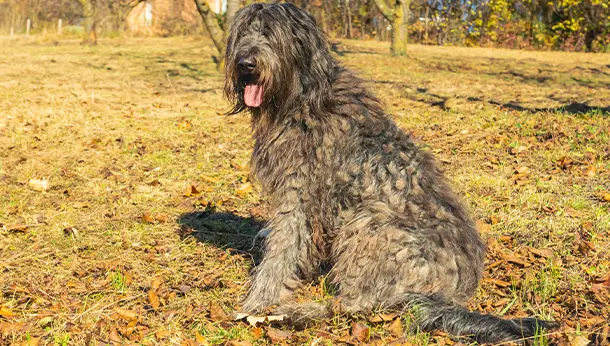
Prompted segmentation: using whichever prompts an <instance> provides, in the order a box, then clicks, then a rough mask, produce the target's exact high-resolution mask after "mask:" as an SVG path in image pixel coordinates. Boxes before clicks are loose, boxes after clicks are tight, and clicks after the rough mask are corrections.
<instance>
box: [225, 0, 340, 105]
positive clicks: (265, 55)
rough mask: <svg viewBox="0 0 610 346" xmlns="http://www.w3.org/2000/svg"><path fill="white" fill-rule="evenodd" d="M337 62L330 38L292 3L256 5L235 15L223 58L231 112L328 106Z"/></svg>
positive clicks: (226, 90) (226, 92) (309, 16)
mask: <svg viewBox="0 0 610 346" xmlns="http://www.w3.org/2000/svg"><path fill="white" fill-rule="evenodd" d="M334 66H335V62H334V60H333V58H332V57H331V56H330V52H329V50H328V45H327V42H326V37H325V36H324V34H323V33H322V30H321V29H320V28H319V27H318V25H317V24H316V23H315V20H314V19H313V17H312V16H311V15H309V14H308V13H307V12H305V11H303V10H301V9H299V8H298V7H296V6H294V5H292V4H261V3H257V4H253V5H250V6H246V7H244V8H242V9H241V10H239V11H238V12H237V14H236V15H235V18H234V20H233V24H232V26H231V32H230V35H229V39H228V42H227V50H226V57H225V75H226V81H225V94H226V96H227V98H228V99H229V100H230V101H231V102H232V103H233V109H232V110H231V112H230V113H231V114H235V113H238V112H240V111H242V110H244V109H251V110H268V111H270V112H272V113H274V114H280V113H287V112H289V111H290V110H294V109H298V108H299V107H302V106H303V105H306V104H307V105H308V106H310V107H312V108H315V107H319V106H321V104H323V103H324V102H325V100H326V99H327V97H328V94H329V93H330V84H331V79H332V76H333V72H334Z"/></svg>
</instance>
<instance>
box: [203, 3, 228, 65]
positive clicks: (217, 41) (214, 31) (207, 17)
mask: <svg viewBox="0 0 610 346" xmlns="http://www.w3.org/2000/svg"><path fill="white" fill-rule="evenodd" d="M227 5H228V4H227ZM195 6H197V12H199V15H201V18H202V19H203V24H205V28H206V29H207V30H208V33H209V34H210V38H212V42H214V46H216V49H218V52H219V53H221V54H222V53H223V52H224V50H225V42H226V41H224V40H223V39H224V33H223V31H222V29H221V28H220V25H219V24H218V20H217V19H216V15H214V12H213V11H212V10H211V9H210V6H208V3H207V2H206V0H195Z"/></svg>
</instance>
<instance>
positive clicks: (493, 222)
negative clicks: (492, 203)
mask: <svg viewBox="0 0 610 346" xmlns="http://www.w3.org/2000/svg"><path fill="white" fill-rule="evenodd" d="M489 220H490V221H491V224H492V225H497V224H499V223H500V219H498V217H497V216H495V215H492V216H490V217H489Z"/></svg>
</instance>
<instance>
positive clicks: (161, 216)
mask: <svg viewBox="0 0 610 346" xmlns="http://www.w3.org/2000/svg"><path fill="white" fill-rule="evenodd" d="M155 220H157V221H159V222H161V223H166V222H167V221H169V217H168V216H167V214H164V213H159V214H157V215H155Z"/></svg>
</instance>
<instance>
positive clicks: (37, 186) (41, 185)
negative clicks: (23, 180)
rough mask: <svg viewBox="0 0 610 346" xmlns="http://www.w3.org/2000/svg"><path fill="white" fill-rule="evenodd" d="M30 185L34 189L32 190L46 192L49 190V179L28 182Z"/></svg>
mask: <svg viewBox="0 0 610 346" xmlns="http://www.w3.org/2000/svg"><path fill="white" fill-rule="evenodd" d="M28 185H29V186H30V187H31V188H32V190H35V191H38V192H45V191H48V190H49V180H48V179H30V181H28Z"/></svg>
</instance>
